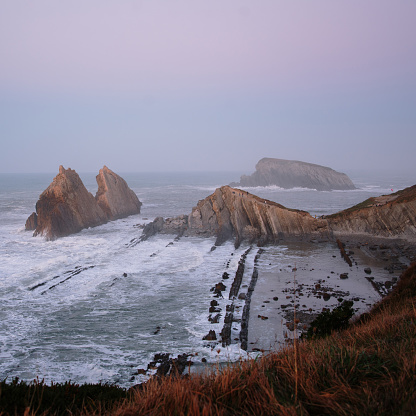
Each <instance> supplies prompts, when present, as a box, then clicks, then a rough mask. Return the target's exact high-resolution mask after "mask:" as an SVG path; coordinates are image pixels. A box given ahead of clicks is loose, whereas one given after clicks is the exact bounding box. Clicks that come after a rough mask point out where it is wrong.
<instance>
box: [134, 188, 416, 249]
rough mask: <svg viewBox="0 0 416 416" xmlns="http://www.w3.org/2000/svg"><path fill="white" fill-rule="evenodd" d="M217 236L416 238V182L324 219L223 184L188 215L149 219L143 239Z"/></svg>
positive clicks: (259, 239) (261, 239)
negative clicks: (176, 236) (151, 237)
mask: <svg viewBox="0 0 416 416" xmlns="http://www.w3.org/2000/svg"><path fill="white" fill-rule="evenodd" d="M158 232H160V233H166V234H174V233H176V234H180V235H188V236H210V237H211V236H215V237H216V242H215V244H216V245H220V244H222V243H223V242H224V241H226V240H229V239H234V240H235V245H236V246H239V245H240V243H241V242H242V241H244V240H245V241H248V242H250V243H257V244H258V245H263V244H268V243H270V244H276V243H279V242H282V241H302V240H318V241H322V240H335V239H336V238H337V237H340V236H366V237H376V238H387V237H389V238H390V237H393V238H395V239H403V240H407V241H411V242H416V185H415V186H412V187H410V188H406V189H404V190H402V191H399V192H397V193H395V194H392V195H387V196H380V197H377V198H370V199H369V200H367V201H364V202H363V203H361V204H358V205H357V206H355V207H352V208H349V209H347V210H345V211H341V212H339V213H337V214H333V215H330V216H326V217H325V218H313V217H312V216H311V215H310V214H309V213H307V212H304V211H299V210H293V209H289V208H285V207H284V206H282V205H280V204H277V203H276V202H272V201H268V200H264V199H262V198H259V197H257V196H255V195H252V194H250V193H248V192H246V191H242V190H240V189H236V188H231V187H229V186H223V187H221V188H218V189H216V190H215V192H214V193H213V194H212V195H210V196H208V197H207V198H205V199H203V200H201V201H199V202H198V205H197V206H196V207H194V208H193V209H192V212H191V214H190V215H188V216H186V215H182V216H180V217H177V218H173V219H171V218H168V219H166V220H164V219H163V218H161V217H158V218H157V219H156V220H155V221H154V222H153V223H150V224H148V225H147V226H146V227H145V229H144V232H143V235H142V237H141V240H144V239H146V238H148V237H150V236H151V235H153V234H155V233H158Z"/></svg>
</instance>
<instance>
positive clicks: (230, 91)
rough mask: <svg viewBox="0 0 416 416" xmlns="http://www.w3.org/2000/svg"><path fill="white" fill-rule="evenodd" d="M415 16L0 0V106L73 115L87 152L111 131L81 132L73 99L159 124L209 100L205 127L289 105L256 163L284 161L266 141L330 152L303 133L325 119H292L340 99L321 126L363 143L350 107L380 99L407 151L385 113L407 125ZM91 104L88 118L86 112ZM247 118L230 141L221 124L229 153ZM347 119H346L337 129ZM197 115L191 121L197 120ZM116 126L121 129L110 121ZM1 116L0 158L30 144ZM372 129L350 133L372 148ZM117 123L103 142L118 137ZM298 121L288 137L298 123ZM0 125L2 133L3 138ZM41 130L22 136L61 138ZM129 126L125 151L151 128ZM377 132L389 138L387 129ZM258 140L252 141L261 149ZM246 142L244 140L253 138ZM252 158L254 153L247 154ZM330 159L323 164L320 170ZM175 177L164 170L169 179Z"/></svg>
mask: <svg viewBox="0 0 416 416" xmlns="http://www.w3.org/2000/svg"><path fill="white" fill-rule="evenodd" d="M415 17H416V2H415V1H414V0H407V1H406V0H396V1H386V0H360V1H358V0H348V1H334V0H326V1H321V0H314V1H306V0H304V1H295V0H294V1H289V0H287V1H286V0H285V1H279V0H261V1H258V2H254V1H248V0H226V1H224V0H222V1H220V0H213V1H196V0H175V1H173V0H169V1H168V0H165V1H159V0H147V1H146V0H141V1H139V0H137V1H133V0H120V1H115V0H107V1H103V0H101V1H99V0H89V1H80V0H71V1H66V2H62V1H54V0H49V1H47V0H37V1H30V2H29V1H23V0H13V1H6V2H3V3H2V11H1V15H0V56H1V63H0V94H1V95H2V96H3V97H6V98H3V101H2V99H1V97H0V104H1V105H3V106H5V108H7V109H9V111H10V112H11V113H13V111H15V113H13V114H15V115H16V114H17V113H18V112H19V109H18V104H16V100H24V99H25V98H22V97H28V96H29V97H31V99H35V101H36V100H39V102H43V103H44V104H45V106H46V107H47V108H48V105H49V107H50V108H49V109H47V110H45V111H46V112H49V113H48V114H49V117H50V119H51V120H52V119H53V120H55V121H57V120H58V121H59V120H60V119H61V118H65V117H69V118H71V117H72V120H73V124H72V125H73V134H74V135H76V134H77V129H76V125H77V123H79V125H80V129H79V131H78V132H79V136H80V137H82V134H85V135H86V134H87V133H88V135H89V136H88V138H87V137H86V136H84V138H83V139H82V138H80V139H79V140H81V141H82V140H83V141H84V142H85V140H87V139H88V140H89V141H91V148H93V145H94V144H95V143H96V141H97V140H98V139H99V137H102V136H103V134H105V133H106V131H108V129H106V130H102V127H100V119H99V117H97V120H96V126H95V128H94V126H92V125H90V126H89V128H88V132H85V133H82V120H80V116H79V114H78V115H77V114H76V113H74V114H73V115H71V112H70V111H71V110H70V108H72V107H71V106H72V105H73V103H72V101H70V100H74V99H75V100H76V99H77V97H78V99H79V100H81V101H82V100H84V99H87V100H91V102H94V100H98V101H100V100H101V102H102V101H106V100H108V102H109V103H110V101H109V100H114V101H117V100H124V99H129V100H131V99H132V100H149V99H150V100H156V101H158V102H159V101H161V102H162V104H163V105H162V110H161V111H162V112H161V113H160V114H159V115H160V117H161V120H163V117H164V116H165V115H166V117H168V113H169V112H170V107H169V104H167V102H171V101H173V102H174V104H172V106H173V107H175V108H176V107H177V106H178V102H180V105H183V108H184V110H183V111H184V112H187V111H189V109H195V108H198V105H200V104H201V103H203V102H210V103H211V104H210V105H211V106H212V108H211V107H210V108H211V109H210V110H209V111H212V112H213V115H212V116H213V117H214V118H215V117H220V118H221V117H222V116H221V115H220V114H215V111H214V110H213V108H215V102H218V103H223V104H224V103H225V102H228V101H232V102H238V103H241V101H242V100H243V101H244V99H240V98H239V97H247V100H253V99H254V98H255V97H257V98H259V97H260V98H259V100H260V101H262V103H263V104H262V105H264V106H265V107H264V111H263V112H262V114H264V113H267V112H270V111H271V110H270V108H272V107H273V108H275V107H276V105H277V106H280V105H283V104H284V103H285V102H287V101H290V104H289V107H288V108H289V110H290V109H292V110H293V111H292V112H291V113H290V114H288V119H290V120H292V119H293V122H292V123H293V127H291V126H289V125H283V124H280V125H279V124H276V123H278V121H276V122H275V124H273V117H275V115H273V114H271V115H270V119H268V120H267V123H266V124H267V126H269V129H268V130H267V127H266V128H265V129H264V130H265V131H262V134H264V135H267V136H269V139H267V140H266V139H265V141H264V143H263V146H264V147H263V148H262V149H261V151H259V152H258V155H259V156H260V157H262V156H271V157H282V155H281V153H282V149H281V146H280V147H278V146H277V145H276V146H275V147H273V145H272V144H271V139H270V137H273V135H277V134H278V133H279V134H284V135H287V136H288V137H289V138H290V137H292V138H293V139H294V140H298V141H299V143H300V144H301V143H302V137H301V135H302V134H304V135H307V134H309V136H310V137H304V140H317V139H319V140H324V139H325V140H326V139H328V140H330V137H333V132H334V131H336V130H335V129H336V126H334V127H333V130H331V131H325V130H323V129H322V128H320V129H315V130H314V129H313V125H316V124H319V125H324V124H325V117H324V116H323V115H322V114H323V113H322V112H321V113H320V114H319V117H318V116H317V117H318V119H317V120H312V121H310V122H309V124H304V120H303V119H302V118H301V116H299V117H300V118H299V119H298V121H297V122H296V115H299V114H305V112H307V111H308V110H307V109H308V107H307V106H306V107H305V104H304V103H305V102H306V103H308V102H309V103H313V102H316V103H317V105H318V106H319V105H321V106H322V107H323V108H325V109H331V108H332V104H331V100H334V97H335V98H336V100H339V101H341V100H342V98H341V97H342V96H343V95H344V94H346V101H348V100H349V104H348V105H347V107H348V108H347V110H346V109H345V108H340V110H339V111H340V113H339V114H335V115H334V114H332V113H331V114H329V115H328V117H331V119H328V120H327V123H328V124H331V125H332V124H334V122H335V121H334V120H337V119H340V125H339V128H341V126H342V125H343V124H344V125H345V124H346V123H347V124H351V123H352V124H353V130H352V131H351V133H350V134H351V135H352V134H353V133H354V134H356V133H357V132H360V130H359V126H360V123H361V124H362V112H363V109H362V108H360V109H359V111H358V110H357V114H356V115H355V116H354V114H353V108H354V105H355V104H354V103H355V102H357V103H363V102H364V103H367V106H368V107H369V108H371V107H372V105H373V104H374V105H375V106H380V105H381V104H382V103H381V102H380V99H381V100H382V99H383V98H382V97H383V94H384V95H385V100H386V104H385V105H386V106H388V105H389V102H390V103H391V105H392V108H391V109H388V108H384V107H383V110H377V111H379V113H380V114H383V116H382V117H383V119H384V120H382V121H383V123H386V120H385V117H386V115H388V114H392V116H391V117H392V120H391V123H390V127H389V128H390V130H391V132H392V133H391V134H393V132H394V128H396V129H397V132H399V131H400V137H401V140H403V146H404V145H409V144H411V143H412V142H414V141H415V137H414V135H415V132H416V127H415V124H414V123H413V124H412V122H411V117H410V116H409V117H408V118H406V117H405V120H404V121H403V120H402V121H400V120H398V119H397V114H396V115H394V114H395V112H397V108H398V107H403V109H404V114H408V113H409V114H410V113H411V112H412V109H409V106H413V105H414V104H415V100H414V99H412V98H411V97H412V96H413V97H414V94H412V93H411V92H413V93H414V92H416V76H415V74H416V24H415ZM391 94H392V95H391ZM372 95H374V97H375V98H374V100H375V101H374V102H372V101H371V96H372ZM50 97H53V98H54V99H58V100H59V101H60V103H61V105H62V110H61V112H60V113H59V111H58V112H57V110H56V108H57V107H56V106H55V105H54V104H53V103H52V102H49V103H48V102H47V100H50V99H51V98H50ZM230 97H231V98H230ZM265 97H267V98H265ZM270 97H274V100H275V101H273V99H272V101H273V104H272V107H270V108H267V105H266V104H264V102H265V101H267V100H270V99H271V98H270ZM409 97H410V98H409ZM296 99H298V100H299V101H302V103H299V108H297V106H296V104H293V103H292V101H293V100H296ZM8 100H11V101H12V102H13V103H14V104H13V105H14V106H15V107H13V106H11V105H10V102H9V101H8ZM65 100H68V101H67V102H65ZM166 100H167V101H166ZM187 100H188V101H187ZM276 100H277V101H276ZM279 100H280V101H279ZM276 103H277V104H276ZM243 104H244V103H243ZM109 105H110V104H109ZM123 105H124V104H123ZM311 105H312V104H311ZM91 106H92V107H94V108H95V104H91ZM249 106H250V102H249V101H247V103H245V107H244V108H245V110H244V111H243V110H241V109H239V108H238V105H237V107H236V109H235V111H234V112H233V114H234V115H233V116H232V117H231V118H233V117H234V118H236V119H235V120H234V124H235V125H236V128H235V130H233V129H232V126H231V125H228V126H227V125H225V126H224V131H228V132H229V133H228V136H227V135H225V133H224V135H223V138H222V140H224V137H225V138H227V140H229V143H230V145H229V151H231V149H232V148H233V147H234V148H235V146H237V145H238V143H239V142H238V140H241V137H242V135H241V132H240V130H239V129H238V128H237V127H238V126H237V125H238V117H241V121H242V124H244V123H245V122H246V120H244V118H246V112H247V111H248V112H249ZM92 107H91V108H92ZM218 107H219V108H221V111H226V108H227V106H226V105H225V109H224V108H223V107H222V106H221V105H219V106H218ZM231 107H233V106H232V105H231ZM341 107H342V105H341ZM22 108H23V107H22ZM24 108H25V112H23V113H22V115H23V117H27V119H28V120H31V119H34V118H35V116H34V114H35V112H36V111H37V110H36V109H34V108H30V106H28V104H27V102H25V107H24ZM228 108H230V106H228ZM13 109H14V110H13ZM289 110H288V111H289ZM163 111H165V112H166V114H165V113H163ZM201 111H202V112H203V111H207V110H206V109H203V110H202V109H201ZM239 111H240V113H238V112H239ZM324 111H327V110H324ZM330 112H331V111H330ZM345 112H349V114H347V118H346V119H345V120H342V113H345ZM255 113H256V108H253V112H252V114H255ZM413 113H414V109H413ZM13 114H12V116H13ZM86 114H88V109H87V110H86ZM202 114H203V113H201V114H197V115H196V118H198V117H202V116H203V115H202ZM235 114H237V115H235ZM377 114H378V113H377ZM114 115H115V117H116V118H117V117H121V116H120V115H117V111H116V110H115V112H114ZM1 117H2V116H0V134H1V135H2V137H3V138H4V139H3V140H8V141H7V144H8V146H9V147H8V149H10V152H13V149H14V148H13V145H12V141H13V140H15V141H16V140H17V141H19V140H21V141H22V142H24V141H25V140H29V137H28V131H26V130H25V129H24V128H23V127H22V128H20V129H19V128H17V127H16V128H14V127H13V126H10V122H9V121H8V120H4V123H3V124H1V121H2V119H1ZM5 117H6V116H3V118H5ZM82 117H85V115H84V116H82ZM82 117H81V118H82ZM106 117H107V116H106ZM258 117H260V118H258V119H256V120H253V125H252V129H253V132H255V131H256V130H255V126H260V125H262V123H263V121H262V118H261V117H263V115H259V116H258ZM275 119H276V117H275ZM372 119H374V120H373V123H374V126H373V129H369V127H368V123H367V125H366V127H365V128H366V129H367V130H366V133H365V135H364V133H363V132H361V137H367V138H368V140H371V141H374V140H377V137H378V139H380V137H381V136H380V135H379V134H378V131H379V130H378V129H377V126H376V122H377V119H376V116H375V115H374V114H373V115H372ZM116 121H117V120H114V132H116V131H117V129H116V124H117V123H116ZM106 122H108V121H106ZM403 122H404V124H403ZM142 123H143V120H142ZM184 123H186V118H184ZM302 123H303V127H302V129H301V130H299V126H298V124H302ZM311 123H312V124H311ZM354 123H355V124H354ZM401 123H402V124H401ZM58 124H59V122H58ZM104 124H105V123H104ZM2 125H3V126H6V127H4V128H3V130H1V129H2ZM47 125H48V116H47V115H46V116H45V125H44V126H42V125H41V124H40V123H37V124H36V125H34V126H33V127H34V129H35V131H33V130H32V133H33V134H34V135H35V136H36V137H37V138H38V140H42V137H46V136H48V135H49V136H50V135H52V134H53V135H54V137H60V134H62V136H63V135H64V134H63V132H60V130H59V128H56V129H55V130H53V131H51V130H50V126H47ZM130 127H131V131H130V132H129V131H127V130H128V129H127V130H126V131H125V132H124V133H123V134H124V135H125V143H126V145H128V143H130V141H131V140H132V137H133V133H132V131H133V130H135V131H136V129H139V128H143V129H145V131H146V135H147V136H146V137H148V136H149V135H150V136H151V135H152V133H151V132H152V125H151V124H147V125H143V124H141V125H139V124H137V125H135V124H134V123H133V122H130ZM206 128H209V126H206ZM187 129H188V127H186V128H185V127H184V126H182V127H181V126H177V134H178V137H177V140H180V138H179V135H181V137H182V138H183V137H185V134H184V131H185V130H186V131H188V130H187ZM218 129H219V128H218ZM218 129H213V131H212V134H214V133H215V134H216V135H218V134H221V131H219V130H218ZM368 129H369V130H368ZM379 129H381V130H380V132H381V133H383V132H384V136H386V133H385V132H386V130H385V128H383V127H379ZM245 131H247V129H245ZM369 132H370V133H369ZM199 133H200V132H199V131H198V129H195V131H194V132H189V131H188V134H189V137H191V136H193V137H198V134H199ZM347 133H348V132H347ZM347 133H345V136H346V137H348V136H347ZM166 134H167V133H166V132H164V133H163V134H162V133H157V128H156V127H155V137H154V139H155V140H161V143H168V139H167V138H166V137H165V136H166ZM172 134H174V132H172ZM253 134H254V133H253ZM384 136H383V137H384ZM343 137H344V135H343ZM12 139H13V140H12ZM172 139H175V137H174V136H173V138H172V137H171V138H170V140H172ZM253 139H254V137H253ZM261 139H262V138H259V137H256V140H259V141H260V143H259V144H261ZM387 139H388V137H385V138H384V139H383V140H387ZM396 139H397V138H396ZM45 140H46V139H45ZM49 140H50V139H49ZM74 140H75V139H74ZM182 140H185V139H182ZM189 140H190V139H189ZM244 140H246V141H247V142H248V141H249V140H250V137H247V138H244ZM45 143H46V142H45ZM184 143H185V142H184ZM300 146H301V145H300ZM298 148H299V146H298ZM295 150H296V148H295V149H291V148H290V149H289V148H288V151H287V152H283V153H285V154H286V156H285V157H286V158H292V159H295V158H300V157H296V154H293V153H296V152H295ZM277 153H280V154H277ZM252 154H253V152H250V155H252ZM292 154H293V156H292ZM301 156H303V155H302V154H301ZM305 156H307V154H306V155H305ZM334 156H335V155H334ZM103 157H104V156H103ZM212 157H213V158H214V157H215V155H214V154H213V155H212ZM256 157H257V154H255V155H253V156H252V158H253V159H254V158H256ZM312 157H314V158H315V160H306V161H311V162H316V163H319V162H321V163H322V161H321V160H316V159H319V157H317V156H314V155H312ZM397 157H399V156H397ZM120 158H121V156H120ZM330 158H331V155H328V163H327V164H330V163H329V161H330V160H331V159H330ZM7 159H9V158H7ZM243 160H244V163H247V164H253V166H254V163H255V160H253V161H252V160H251V158H250V157H249V156H247V157H243ZM0 162H1V160H0ZM54 163H55V161H54ZM97 163H98V161H97ZM55 164H56V163H55ZM180 165H181V164H178V166H176V165H175V164H172V166H171V167H172V168H173V169H177V168H179V166H180ZM208 165H209V164H207V166H208ZM234 167H235V168H240V167H241V168H243V166H234ZM33 168H34V169H35V168H36V167H35V166H34V167H33Z"/></svg>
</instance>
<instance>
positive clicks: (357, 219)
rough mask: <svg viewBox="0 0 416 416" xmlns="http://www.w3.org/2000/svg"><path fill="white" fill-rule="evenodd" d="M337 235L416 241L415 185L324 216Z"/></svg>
mask: <svg viewBox="0 0 416 416" xmlns="http://www.w3.org/2000/svg"><path fill="white" fill-rule="evenodd" d="M327 220H328V225H329V227H330V229H331V230H332V232H333V234H334V235H335V236H337V235H354V234H355V235H360V234H362V235H371V236H376V237H395V238H401V239H405V240H408V241H416V185H414V186H411V187H409V188H406V189H403V190H402V191H399V192H396V193H394V194H391V195H384V196H380V197H376V198H370V199H368V200H367V201H364V202H362V203H361V204H358V205H356V206H355V207H351V208H349V209H347V210H344V211H340V212H338V213H337V214H333V215H330V216H328V217H327Z"/></svg>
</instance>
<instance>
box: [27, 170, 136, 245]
mask: <svg viewBox="0 0 416 416" xmlns="http://www.w3.org/2000/svg"><path fill="white" fill-rule="evenodd" d="M97 183H98V192H97V196H96V197H95V198H94V196H93V195H92V194H91V193H90V192H88V191H87V189H86V188H85V186H84V184H83V183H82V181H81V179H80V177H79V176H78V174H77V173H76V172H75V170H72V169H70V168H68V169H65V168H64V167H63V166H60V167H59V173H58V175H57V176H55V178H54V179H53V181H52V183H51V184H50V185H49V186H48V188H47V189H46V190H45V191H43V192H42V194H41V195H40V197H39V200H38V202H37V203H36V212H34V213H32V214H31V215H30V216H29V218H28V219H27V221H26V226H25V228H26V230H31V231H34V233H33V235H34V236H37V235H42V236H44V237H46V238H47V239H48V240H53V239H56V238H58V237H63V236H67V235H69V234H74V233H77V232H79V231H81V230H82V229H84V228H88V227H95V226H97V225H101V224H104V223H106V222H107V221H109V220H113V219H116V218H121V217H125V216H128V215H132V214H136V213H140V206H141V203H140V201H139V200H138V198H137V196H136V195H135V194H134V192H133V191H132V190H131V189H130V188H128V186H127V184H126V182H125V181H124V179H122V178H121V177H120V176H118V175H116V174H115V173H114V172H112V171H111V170H110V169H108V168H107V167H106V166H104V168H103V169H101V170H100V174H99V175H98V176H97ZM133 194H134V195H133Z"/></svg>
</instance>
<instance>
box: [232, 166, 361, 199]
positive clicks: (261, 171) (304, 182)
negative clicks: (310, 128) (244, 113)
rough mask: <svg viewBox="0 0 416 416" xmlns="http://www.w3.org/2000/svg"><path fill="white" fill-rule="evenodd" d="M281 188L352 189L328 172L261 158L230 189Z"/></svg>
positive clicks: (343, 178) (347, 180) (345, 180)
mask: <svg viewBox="0 0 416 416" xmlns="http://www.w3.org/2000/svg"><path fill="white" fill-rule="evenodd" d="M269 185H276V186H279V187H281V188H286V189H289V188H310V189H316V190H318V191H331V190H335V189H338V190H347V189H355V186H354V184H353V183H352V181H351V179H350V178H349V177H348V176H347V175H346V174H345V173H340V172H337V171H335V170H333V169H331V168H328V167H325V166H320V165H315V164H312V163H306V162H300V161H297V160H285V159H272V158H263V159H261V160H260V161H259V162H258V163H257V165H256V171H255V172H254V173H253V174H252V175H250V176H246V175H243V176H241V178H240V182H239V183H232V184H231V186H269Z"/></svg>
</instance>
